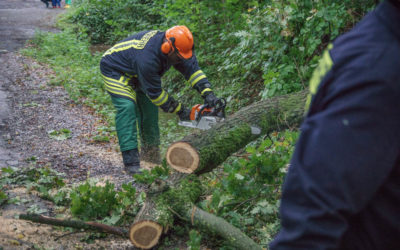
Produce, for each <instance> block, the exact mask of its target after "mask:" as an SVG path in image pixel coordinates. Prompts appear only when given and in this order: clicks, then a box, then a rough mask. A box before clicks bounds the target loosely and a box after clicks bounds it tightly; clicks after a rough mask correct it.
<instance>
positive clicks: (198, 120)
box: [178, 98, 226, 130]
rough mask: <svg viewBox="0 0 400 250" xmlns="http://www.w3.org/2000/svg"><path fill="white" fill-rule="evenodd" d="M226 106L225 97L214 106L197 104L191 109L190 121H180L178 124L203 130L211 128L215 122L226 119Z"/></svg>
mask: <svg viewBox="0 0 400 250" xmlns="http://www.w3.org/2000/svg"><path fill="white" fill-rule="evenodd" d="M225 106H226V100H225V99H224V98H222V99H221V101H220V102H219V103H218V105H217V106H216V107H213V108H210V107H209V106H208V105H206V104H196V105H194V106H193V107H192V109H191V111H190V121H180V122H179V123H178V124H179V125H181V126H184V127H189V128H198V129H201V130H207V129H210V128H211V127H212V126H214V125H215V124H217V123H219V122H222V121H224V120H225Z"/></svg>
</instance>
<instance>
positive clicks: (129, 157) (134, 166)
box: [122, 148, 141, 175]
mask: <svg viewBox="0 0 400 250" xmlns="http://www.w3.org/2000/svg"><path fill="white" fill-rule="evenodd" d="M122 160H123V161H124V170H125V172H126V173H128V174H131V175H134V174H140V173H141V168H140V157H139V151H138V149H137V148H135V149H131V150H126V151H123V152H122Z"/></svg>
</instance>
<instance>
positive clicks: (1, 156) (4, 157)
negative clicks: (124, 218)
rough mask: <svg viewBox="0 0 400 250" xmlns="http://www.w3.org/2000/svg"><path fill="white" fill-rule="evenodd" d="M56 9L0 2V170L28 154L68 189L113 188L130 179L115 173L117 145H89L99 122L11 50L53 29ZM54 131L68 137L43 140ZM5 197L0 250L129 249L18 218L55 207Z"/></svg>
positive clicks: (20, 194)
mask: <svg viewBox="0 0 400 250" xmlns="http://www.w3.org/2000/svg"><path fill="white" fill-rule="evenodd" d="M63 11H64V10H63V9H46V8H45V5H44V4H43V3H41V2H40V1H39V0H1V1H0V65H1V67H0V168H3V167H8V166H12V167H16V168H23V167H26V166H28V165H29V163H28V162H27V161H26V159H29V158H32V157H34V158H36V160H37V166H48V167H50V168H52V169H55V170H57V171H58V172H61V173H64V174H65V178H66V182H67V183H69V184H73V183H78V182H80V181H82V180H85V179H86V178H87V177H93V178H100V179H101V178H102V179H108V180H111V181H112V182H114V183H116V184H117V186H118V185H119V184H121V183H124V182H128V181H131V177H130V176H128V175H126V174H125V173H124V172H123V171H122V161H121V157H120V154H119V153H118V152H117V151H116V149H117V148H118V146H117V145H116V143H115V141H113V142H110V143H104V144H96V143H93V141H92V140H91V137H92V136H93V134H95V132H96V130H97V127H98V126H102V125H103V121H102V120H101V118H100V117H97V116H96V115H95V114H94V112H93V110H91V109H90V108H88V107H85V106H82V105H80V104H77V103H74V102H73V101H71V100H70V99H69V98H68V94H67V93H66V91H65V90H64V89H63V88H62V87H59V86H52V85H51V84H49V82H50V79H51V77H52V76H53V74H54V73H53V72H52V71H51V69H49V68H48V67H47V66H46V65H41V64H39V63H37V62H35V61H34V60H32V59H29V58H26V57H23V56H21V55H20V54H19V53H18V52H16V51H17V50H18V49H19V48H21V47H22V46H23V45H24V43H25V41H26V40H27V39H29V38H31V37H32V36H33V35H34V33H35V30H36V29H38V28H39V29H42V30H46V31H53V32H57V29H56V28H54V21H55V19H56V17H57V15H58V14H59V13H61V12H63ZM60 129H68V130H69V131H71V138H70V139H66V140H63V141H57V140H54V139H52V138H50V137H49V135H48V132H49V131H51V130H60ZM0 175H1V170H0ZM6 192H7V194H8V196H9V198H18V200H20V202H16V203H15V202H14V204H7V205H3V206H2V207H1V208H0V249H36V248H38V249H133V247H132V246H131V244H130V242H129V241H128V240H126V239H121V238H118V237H113V236H107V237H106V238H104V239H97V240H95V241H94V243H92V244H88V243H84V242H81V241H80V239H81V238H82V237H83V236H85V235H86V234H85V233H75V234H71V235H67V234H68V231H62V230H59V229H55V228H53V227H50V226H47V225H39V224H34V223H30V222H26V221H22V220H19V219H17V215H18V214H20V213H25V212H26V211H27V209H28V208H30V207H32V206H37V207H38V208H40V209H45V210H46V211H47V212H46V213H45V215H54V212H56V211H55V210H56V209H57V208H56V207H55V206H54V204H52V203H51V202H48V201H45V200H42V199H40V198H39V197H38V194H37V193H35V192H32V191H29V190H27V189H25V188H22V187H17V188H13V189H10V190H7V191H6ZM60 237H61V238H60Z"/></svg>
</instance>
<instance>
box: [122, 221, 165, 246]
mask: <svg viewBox="0 0 400 250" xmlns="http://www.w3.org/2000/svg"><path fill="white" fill-rule="evenodd" d="M162 229H163V228H162V226H161V225H160V224H157V223H156V222H153V221H139V222H136V223H134V224H133V225H132V226H131V228H130V230H129V239H130V240H131V242H132V244H133V245H134V246H135V247H138V248H141V249H150V248H152V247H154V246H155V245H157V243H158V241H159V239H160V236H161V233H162Z"/></svg>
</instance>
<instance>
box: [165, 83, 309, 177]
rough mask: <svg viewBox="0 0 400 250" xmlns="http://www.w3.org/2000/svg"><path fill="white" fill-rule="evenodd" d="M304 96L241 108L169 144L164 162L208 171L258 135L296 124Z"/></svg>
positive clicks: (187, 170) (187, 169)
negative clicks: (212, 124)
mask: <svg viewBox="0 0 400 250" xmlns="http://www.w3.org/2000/svg"><path fill="white" fill-rule="evenodd" d="M306 96H307V91H301V92H297V93H294V94H290V95H286V96H280V97H275V98H272V99H268V100H265V101H260V102H257V103H254V104H252V105H250V106H247V107H245V108H242V109H241V110H239V111H238V112H236V113H235V114H233V115H232V116H230V117H228V118H226V119H225V121H224V122H222V123H220V124H217V125H216V126H214V127H212V128H211V129H209V130H206V131H200V132H198V133H194V134H191V135H189V136H186V137H185V138H183V139H182V140H181V141H178V142H175V143H173V144H171V145H170V146H169V148H168V150H167V155H166V158H167V162H168V164H169V165H170V166H171V167H172V168H174V169H175V170H177V171H179V172H182V173H196V174H201V173H205V172H208V171H211V170H212V169H214V168H215V167H217V166H218V165H220V164H221V163H222V162H224V161H225V160H226V159H227V158H228V157H229V156H230V155H232V154H233V153H235V152H237V151H238V150H239V149H241V148H243V147H244V146H246V145H247V144H248V143H249V142H251V141H254V140H255V139H256V138H257V137H259V136H261V135H264V134H267V133H270V132H272V131H274V130H282V129H286V128H291V127H297V126H298V125H299V124H300V122H301V121H302V119H303V115H304V106H305V101H306Z"/></svg>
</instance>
